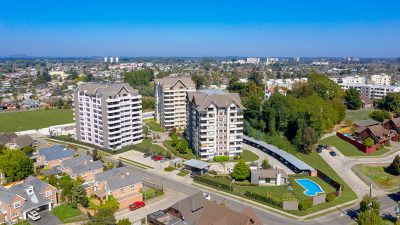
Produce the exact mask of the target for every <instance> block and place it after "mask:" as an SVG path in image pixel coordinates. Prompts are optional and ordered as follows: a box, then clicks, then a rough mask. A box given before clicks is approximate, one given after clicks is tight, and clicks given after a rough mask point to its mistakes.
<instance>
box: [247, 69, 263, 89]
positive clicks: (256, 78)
mask: <svg viewBox="0 0 400 225" xmlns="http://www.w3.org/2000/svg"><path fill="white" fill-rule="evenodd" d="M263 78H264V77H263V75H262V74H261V73H260V72H259V71H257V70H256V69H253V70H252V71H251V73H250V75H249V76H248V79H249V81H253V82H254V83H255V84H258V85H262V83H263V82H262V81H263Z"/></svg>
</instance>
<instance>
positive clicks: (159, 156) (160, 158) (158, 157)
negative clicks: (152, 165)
mask: <svg viewBox="0 0 400 225" xmlns="http://www.w3.org/2000/svg"><path fill="white" fill-rule="evenodd" d="M162 159H163V157H162V156H161V155H156V156H154V158H153V160H154V161H160V160H162Z"/></svg>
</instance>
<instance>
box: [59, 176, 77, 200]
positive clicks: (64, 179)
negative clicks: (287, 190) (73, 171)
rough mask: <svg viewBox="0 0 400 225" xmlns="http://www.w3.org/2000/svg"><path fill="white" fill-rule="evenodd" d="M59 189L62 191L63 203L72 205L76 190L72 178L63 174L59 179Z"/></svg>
mask: <svg viewBox="0 0 400 225" xmlns="http://www.w3.org/2000/svg"><path fill="white" fill-rule="evenodd" d="M58 187H59V188H60V189H61V201H63V202H64V201H65V202H67V203H71V202H72V193H73V188H74V181H73V180H72V178H71V177H70V176H69V175H67V174H63V175H62V176H61V177H60V178H59V179H58Z"/></svg>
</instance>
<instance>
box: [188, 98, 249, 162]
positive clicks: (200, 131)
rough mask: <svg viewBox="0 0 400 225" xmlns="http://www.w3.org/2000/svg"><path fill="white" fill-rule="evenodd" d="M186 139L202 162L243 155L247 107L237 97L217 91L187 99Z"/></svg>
mask: <svg viewBox="0 0 400 225" xmlns="http://www.w3.org/2000/svg"><path fill="white" fill-rule="evenodd" d="M187 101H188V107H187V115H188V123H187V127H186V135H187V139H188V141H189V144H190V146H191V148H192V149H193V150H194V152H195V154H196V155H198V156H199V157H200V159H201V160H210V159H212V158H214V156H220V155H228V156H229V157H234V156H237V155H240V153H241V152H242V141H243V140H242V135H243V115H242V112H243V110H244V106H243V105H242V104H241V102H240V97H239V95H238V94H236V93H227V92H223V91H216V90H213V91H211V90H206V91H197V92H190V93H188V95H187Z"/></svg>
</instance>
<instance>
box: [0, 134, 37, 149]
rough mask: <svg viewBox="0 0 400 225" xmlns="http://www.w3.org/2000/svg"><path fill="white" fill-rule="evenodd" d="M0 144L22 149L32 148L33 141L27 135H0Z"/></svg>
mask: <svg viewBox="0 0 400 225" xmlns="http://www.w3.org/2000/svg"><path fill="white" fill-rule="evenodd" d="M0 144H2V145H6V146H8V147H10V148H24V147H27V146H32V144H33V139H32V138H31V137H30V136H29V135H21V136H18V135H16V134H15V133H4V134H0Z"/></svg>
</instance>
